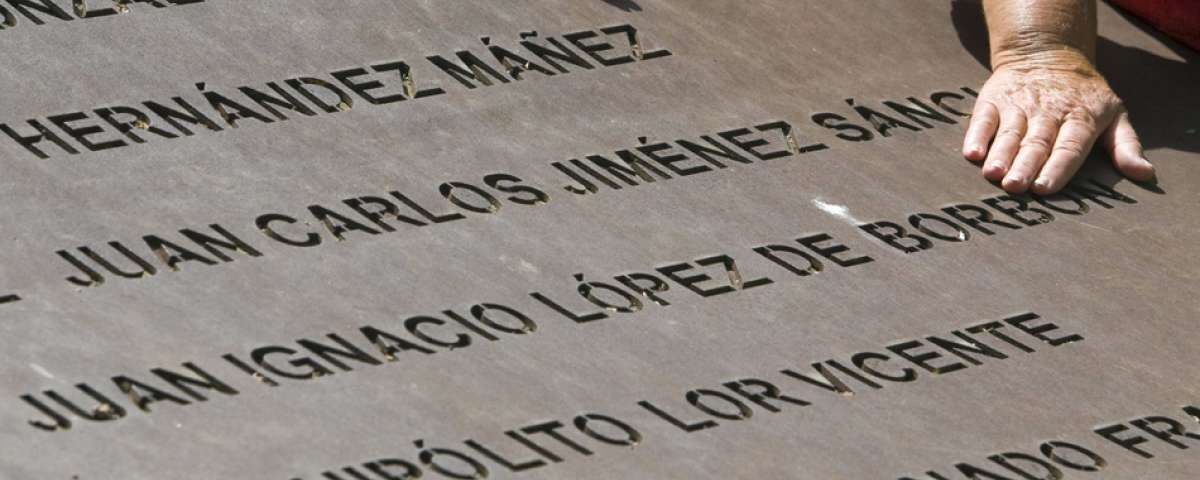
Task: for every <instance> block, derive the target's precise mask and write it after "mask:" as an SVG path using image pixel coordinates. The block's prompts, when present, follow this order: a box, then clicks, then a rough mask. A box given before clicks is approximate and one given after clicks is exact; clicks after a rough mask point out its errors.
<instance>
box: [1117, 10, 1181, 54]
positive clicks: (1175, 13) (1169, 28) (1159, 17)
mask: <svg viewBox="0 0 1200 480" xmlns="http://www.w3.org/2000/svg"><path fill="white" fill-rule="evenodd" d="M1112 2H1113V3H1114V4H1116V5H1118V6H1120V7H1121V8H1124V9H1126V10H1129V11H1130V12H1131V13H1133V14H1134V15H1137V16H1139V17H1142V19H1143V20H1145V21H1147V22H1149V23H1150V24H1151V25H1154V27H1155V28H1158V29H1159V30H1162V31H1163V32H1166V33H1167V34H1168V35H1170V36H1172V37H1175V39H1177V40H1179V41H1181V42H1183V43H1185V44H1187V45H1188V46H1190V47H1192V48H1194V49H1196V50H1200V0H1112Z"/></svg>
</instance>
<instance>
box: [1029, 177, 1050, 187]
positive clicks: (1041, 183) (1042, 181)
mask: <svg viewBox="0 0 1200 480" xmlns="http://www.w3.org/2000/svg"><path fill="white" fill-rule="evenodd" d="M1053 184H1054V182H1051V181H1050V179H1049V178H1046V177H1039V178H1038V179H1037V180H1036V181H1034V182H1033V185H1034V186H1036V187H1038V188H1040V189H1043V190H1049V189H1050V187H1051V186H1052V185H1053Z"/></svg>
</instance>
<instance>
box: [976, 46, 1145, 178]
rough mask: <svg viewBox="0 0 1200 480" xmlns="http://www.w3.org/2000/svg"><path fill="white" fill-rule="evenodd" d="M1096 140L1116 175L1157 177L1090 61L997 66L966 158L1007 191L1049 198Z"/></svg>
mask: <svg viewBox="0 0 1200 480" xmlns="http://www.w3.org/2000/svg"><path fill="white" fill-rule="evenodd" d="M1098 139H1100V140H1103V144H1104V146H1105V147H1106V149H1107V150H1108V153H1109V155H1110V157H1111V158H1112V161H1113V164H1114V165H1115V166H1116V168H1117V170H1118V171H1120V172H1121V174H1123V175H1125V176H1126V177H1128V178H1130V179H1133V180H1137V181H1149V180H1152V179H1154V166H1153V165H1151V164H1150V162H1149V161H1148V160H1146V157H1145V155H1144V154H1143V152H1142V144H1141V142H1140V141H1139V140H1138V136H1137V132H1135V131H1134V129H1133V125H1132V124H1131V123H1130V122H1129V115H1128V114H1127V113H1126V111H1125V107H1124V106H1123V105H1122V103H1121V99H1120V98H1117V95H1116V94H1114V93H1113V91H1112V89H1111V88H1110V87H1109V86H1108V82H1106V81H1105V80H1104V77H1103V76H1101V75H1100V73H1099V72H1097V71H1096V69H1095V68H1094V67H1093V66H1092V64H1091V62H1090V61H1089V60H1088V59H1087V58H1084V57H1082V56H1073V55H1070V54H1064V55H1061V56H1059V57H1058V58H1045V57H1042V58H1037V59H1036V60H1032V59H1030V60H1027V61H1017V62H1012V63H1007V64H1003V65H999V66H997V67H996V68H995V70H994V73H993V74H992V77H991V78H990V79H988V81H987V83H986V84H985V85H984V87H983V89H982V90H980V92H979V98H978V100H976V103H975V110H974V113H973V114H972V116H971V123H970V126H969V127H968V128H967V134H966V139H965V140H964V142H963V155H964V156H965V157H966V158H967V159H968V160H971V161H974V162H983V166H982V168H983V176H984V177H986V178H987V179H988V180H992V181H998V182H1001V186H1002V187H1003V188H1004V190H1006V191H1008V192H1010V193H1022V192H1025V191H1026V190H1029V189H1031V187H1032V190H1033V191H1034V193H1037V194H1041V195H1048V194H1051V193H1054V192H1057V191H1059V190H1060V189H1062V188H1063V186H1065V185H1066V184H1067V182H1068V181H1069V180H1070V179H1071V177H1072V176H1074V175H1075V172H1077V171H1078V170H1079V167H1080V166H1082V165H1083V161H1084V160H1085V159H1086V158H1087V155H1088V153H1089V152H1090V151H1091V150H1092V146H1093V145H1094V144H1095V143H1096V141H1097V140H1098ZM989 142H990V146H989Z"/></svg>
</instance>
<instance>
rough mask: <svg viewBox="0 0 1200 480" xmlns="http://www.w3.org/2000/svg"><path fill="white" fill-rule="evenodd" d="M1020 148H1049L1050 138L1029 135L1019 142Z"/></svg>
mask: <svg viewBox="0 0 1200 480" xmlns="http://www.w3.org/2000/svg"><path fill="white" fill-rule="evenodd" d="M1021 148H1031V149H1041V150H1049V149H1050V139H1048V138H1046V137H1042V136H1030V137H1027V138H1026V139H1025V140H1023V141H1022V142H1021Z"/></svg>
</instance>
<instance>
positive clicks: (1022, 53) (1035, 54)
mask: <svg viewBox="0 0 1200 480" xmlns="http://www.w3.org/2000/svg"><path fill="white" fill-rule="evenodd" d="M1036 70H1054V71H1061V72H1069V73H1075V74H1079V75H1085V76H1099V73H1098V72H1097V71H1096V67H1095V65H1094V64H1093V63H1092V58H1091V56H1089V55H1088V54H1087V53H1085V52H1084V51H1083V50H1080V49H1078V48H1076V47H1072V46H1069V45H1064V44H1048V45H1027V46H1021V47H1008V48H1002V49H997V50H995V51H993V52H992V71H994V72H1000V71H1014V72H1030V71H1036Z"/></svg>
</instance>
